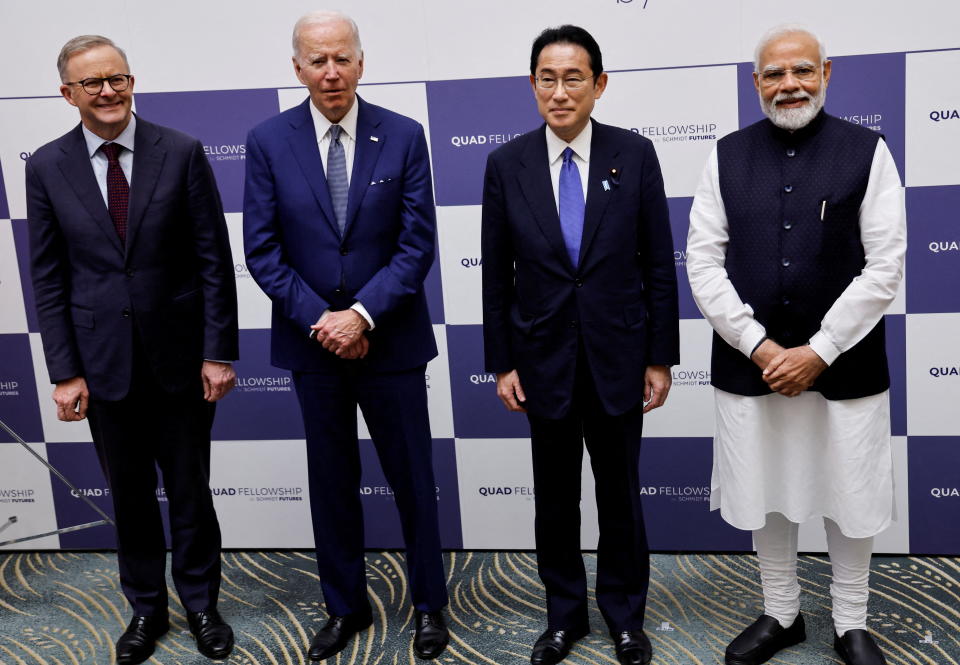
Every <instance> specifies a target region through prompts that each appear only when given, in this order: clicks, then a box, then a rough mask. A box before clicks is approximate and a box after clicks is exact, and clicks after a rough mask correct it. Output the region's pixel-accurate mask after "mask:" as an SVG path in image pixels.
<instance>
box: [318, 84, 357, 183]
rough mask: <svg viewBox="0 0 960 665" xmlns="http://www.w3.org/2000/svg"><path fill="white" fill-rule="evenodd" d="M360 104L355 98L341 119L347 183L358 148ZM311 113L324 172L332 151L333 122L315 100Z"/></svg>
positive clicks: (341, 141) (341, 140)
mask: <svg viewBox="0 0 960 665" xmlns="http://www.w3.org/2000/svg"><path fill="white" fill-rule="evenodd" d="M359 106H360V104H359V103H358V102H357V98H356V97H354V98H353V104H352V105H351V106H350V110H349V111H347V114H346V115H345V116H343V117H342V118H341V119H340V122H338V123H337V124H338V125H340V144H341V145H343V156H344V159H345V160H346V163H347V184H348V185H349V184H350V178H351V176H353V154H354V152H355V151H356V148H357V110H358V108H359ZM310 115H311V116H313V128H314V129H315V130H316V132H317V147H318V148H319V149H320V159H321V160H323V172H324V174H326V172H327V153H328V152H329V151H330V127H331V125H333V123H332V122H330V121H329V120H327V117H326V116H325V115H323V114H322V113H321V112H320V111H319V110H318V109H317V107H316V106H314V105H313V102H310Z"/></svg>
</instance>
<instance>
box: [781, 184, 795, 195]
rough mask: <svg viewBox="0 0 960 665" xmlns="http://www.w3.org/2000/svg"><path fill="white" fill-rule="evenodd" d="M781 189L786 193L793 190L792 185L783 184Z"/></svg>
mask: <svg viewBox="0 0 960 665" xmlns="http://www.w3.org/2000/svg"><path fill="white" fill-rule="evenodd" d="M783 191H785V192H786V193H787V194H789V193H790V192H792V191H793V185H784V186H783Z"/></svg>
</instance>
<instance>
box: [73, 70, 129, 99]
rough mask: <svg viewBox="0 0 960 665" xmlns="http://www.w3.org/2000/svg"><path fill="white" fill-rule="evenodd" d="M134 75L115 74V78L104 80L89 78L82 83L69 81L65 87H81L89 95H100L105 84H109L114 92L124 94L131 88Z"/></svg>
mask: <svg viewBox="0 0 960 665" xmlns="http://www.w3.org/2000/svg"><path fill="white" fill-rule="evenodd" d="M132 78H133V75H132V74H114V75H113V76H104V77H103V78H96V77H92V78H87V79H83V80H82V81H67V82H66V83H65V84H64V85H79V86H80V87H81V88H83V91H84V92H85V93H87V94H88V95H99V94H100V91H101V90H103V84H104V82H106V83H109V84H110V87H111V88H112V89H113V91H114V92H123V91H124V90H126V89H127V88H128V87H130V79H132Z"/></svg>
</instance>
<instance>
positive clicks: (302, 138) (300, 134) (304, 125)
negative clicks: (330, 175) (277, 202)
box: [287, 97, 340, 236]
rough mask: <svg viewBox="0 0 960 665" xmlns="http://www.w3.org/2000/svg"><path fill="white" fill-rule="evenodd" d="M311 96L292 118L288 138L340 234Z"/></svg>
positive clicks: (298, 162) (303, 170)
mask: <svg viewBox="0 0 960 665" xmlns="http://www.w3.org/2000/svg"><path fill="white" fill-rule="evenodd" d="M308 104H310V98H309V97H308V98H307V99H306V101H304V102H303V103H302V104H301V105H300V106H299V107H298V109H299V111H300V112H299V113H297V114H296V115H295V116H294V118H293V119H292V120H291V122H290V124H291V125H292V126H293V132H292V133H291V134H290V136H289V137H288V138H287V142H288V143H289V144H290V150H291V151H292V152H293V156H294V157H295V158H296V160H297V164H299V165H300V170H301V171H302V172H303V177H304V178H306V179H307V182H308V183H309V184H310V189H311V190H313V195H314V198H316V200H317V205H319V206H320V210H321V211H322V212H323V216H324V218H325V219H326V221H327V224H329V225H330V228H331V229H332V230H333V232H334V234H336V235H337V236H339V235H340V228H339V227H338V226H337V216H336V215H335V214H334V213H333V201H332V200H331V198H330V190H329V188H328V187H327V178H326V176H325V175H324V173H323V160H321V159H320V149H319V147H318V146H317V130H316V128H315V127H314V126H313V117H312V116H311V115H310V107H309V106H308Z"/></svg>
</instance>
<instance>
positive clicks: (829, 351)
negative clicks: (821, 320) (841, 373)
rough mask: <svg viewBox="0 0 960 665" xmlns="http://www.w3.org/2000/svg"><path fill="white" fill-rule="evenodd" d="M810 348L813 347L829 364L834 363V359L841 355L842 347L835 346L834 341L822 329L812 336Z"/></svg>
mask: <svg viewBox="0 0 960 665" xmlns="http://www.w3.org/2000/svg"><path fill="white" fill-rule="evenodd" d="M810 348H811V349H813V351H814V353H816V354H817V355H818V356H820V358H822V359H823V362H825V363H827V365H832V364H833V361H834V360H836V359H837V357H838V356H839V355H840V349H838V348H837V347H836V346H834V344H833V342H831V341H830V340H829V339H828V338H827V336H826V335H824V334H823V331H822V330H819V331H817V334H816V335H814V336H813V337H811V338H810Z"/></svg>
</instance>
